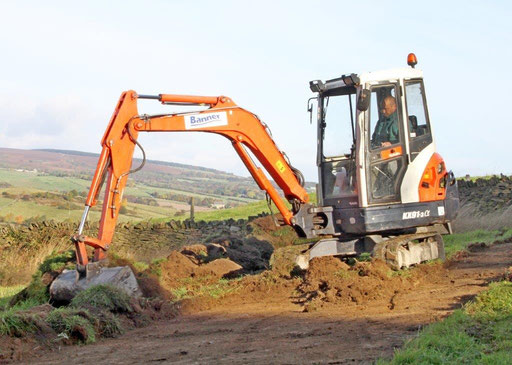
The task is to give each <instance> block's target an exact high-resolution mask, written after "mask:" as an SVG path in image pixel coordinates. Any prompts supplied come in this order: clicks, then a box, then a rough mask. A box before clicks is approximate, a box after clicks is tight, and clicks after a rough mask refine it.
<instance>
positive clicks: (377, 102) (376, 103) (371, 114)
mask: <svg viewBox="0 0 512 365" xmlns="http://www.w3.org/2000/svg"><path fill="white" fill-rule="evenodd" d="M399 90H400V89H399V86H398V84H397V83H379V84H377V85H373V86H372V87H371V88H370V91H371V99H370V108H369V110H368V111H367V116H366V123H367V128H366V130H367V131H368V135H367V136H366V156H367V157H366V177H367V179H366V181H367V194H368V204H369V205H379V204H385V203H386V204H387V203H399V202H400V186H401V182H402V180H403V177H404V174H405V170H406V164H407V155H406V147H405V143H404V135H405V133H404V130H403V116H402V113H401V112H400V111H401V110H402V106H401V100H400V99H401V98H400V94H399Z"/></svg>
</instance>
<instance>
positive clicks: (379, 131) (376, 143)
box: [371, 95, 399, 148]
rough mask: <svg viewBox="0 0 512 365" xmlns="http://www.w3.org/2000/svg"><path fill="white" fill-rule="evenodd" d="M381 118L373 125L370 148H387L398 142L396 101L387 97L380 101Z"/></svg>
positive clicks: (389, 96)
mask: <svg viewBox="0 0 512 365" xmlns="http://www.w3.org/2000/svg"><path fill="white" fill-rule="evenodd" d="M381 110H382V117H381V118H380V119H379V120H378V122H377V124H376V125H375V129H374V131H373V135H372V142H371V143H372V147H373V148H378V147H387V146H391V145H392V144H395V143H397V142H398V139H399V135H398V133H399V132H398V116H397V113H396V100H395V98H394V97H392V96H391V95H388V96H386V97H385V98H384V100H383V101H382V109H381Z"/></svg>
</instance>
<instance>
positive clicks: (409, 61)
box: [407, 53, 418, 68]
mask: <svg viewBox="0 0 512 365" xmlns="http://www.w3.org/2000/svg"><path fill="white" fill-rule="evenodd" d="M417 63H418V59H417V58H416V55H415V54H414V53H409V55H408V56H407V64H408V65H409V66H411V67H412V68H414V66H416V64H417Z"/></svg>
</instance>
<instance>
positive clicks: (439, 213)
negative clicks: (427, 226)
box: [437, 207, 444, 215]
mask: <svg viewBox="0 0 512 365" xmlns="http://www.w3.org/2000/svg"><path fill="white" fill-rule="evenodd" d="M437 215H444V207H437Z"/></svg>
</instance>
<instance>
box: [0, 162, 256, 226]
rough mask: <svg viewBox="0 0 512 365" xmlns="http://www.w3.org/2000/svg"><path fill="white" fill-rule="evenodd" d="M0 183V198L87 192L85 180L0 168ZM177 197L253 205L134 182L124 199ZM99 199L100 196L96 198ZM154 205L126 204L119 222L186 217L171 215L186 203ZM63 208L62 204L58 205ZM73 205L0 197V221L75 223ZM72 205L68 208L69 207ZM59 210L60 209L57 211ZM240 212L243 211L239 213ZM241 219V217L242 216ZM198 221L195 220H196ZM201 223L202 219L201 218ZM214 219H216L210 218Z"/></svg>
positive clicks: (97, 214) (214, 213)
mask: <svg viewBox="0 0 512 365" xmlns="http://www.w3.org/2000/svg"><path fill="white" fill-rule="evenodd" d="M0 183H7V184H10V186H9V187H4V188H0V194H1V193H2V192H8V193H10V194H31V193H38V192H56V193H66V192H69V191H71V190H75V191H77V192H79V193H80V192H87V191H88V189H89V186H90V182H89V181H87V180H83V179H79V178H76V177H67V176H63V177H58V176H49V175H42V174H38V173H34V172H28V171H15V170H8V169H1V168H0ZM154 192H157V193H161V194H165V193H179V194H182V195H186V196H190V197H194V198H198V199H203V198H205V197H210V198H211V197H214V198H216V199H218V201H224V202H230V201H231V202H236V203H238V204H240V203H242V204H243V203H248V202H252V203H254V202H256V201H257V200H255V199H248V198H241V197H227V196H221V195H215V194H197V193H192V192H187V191H182V190H173V189H163V188H158V187H152V186H147V185H144V184H141V183H137V182H134V181H130V182H129V186H128V187H127V188H126V192H125V196H134V197H144V198H151V199H153V198H152V196H151V193H154ZM100 196H102V195H100ZM78 200H79V201H80V203H79V205H80V206H82V200H81V199H80V198H79V199H78ZM155 200H156V201H157V202H160V204H161V206H149V205H144V204H137V203H133V202H129V203H128V204H127V208H128V213H127V214H122V215H121V216H120V218H119V220H120V221H130V220H145V219H171V218H181V219H184V218H186V217H188V212H187V214H186V215H183V216H181V217H175V214H176V212H177V211H178V210H187V211H188V209H189V205H188V204H187V203H186V202H174V201H171V200H163V199H155ZM62 203H63V204H64V205H65V204H66V202H65V201H62ZM76 204H77V203H75V204H74V206H75V209H73V207H72V208H71V209H58V208H57V207H53V206H47V205H42V204H37V203H36V202H31V201H22V200H15V199H8V198H5V197H1V196H0V217H5V216H8V215H10V216H13V217H18V216H21V217H22V218H23V220H25V219H27V218H36V217H38V218H41V217H45V218H47V219H54V220H58V221H64V220H71V221H78V220H79V219H80V217H81V215H82V209H76ZM72 205H73V204H71V206H72ZM61 208H62V207H61ZM209 209H210V208H207V207H203V206H197V207H196V212H197V213H196V214H197V215H201V214H205V212H201V211H204V210H209ZM242 210H244V209H242ZM245 210H246V211H248V210H250V208H246V209H245ZM228 214H229V213H227V212H226V213H222V211H212V213H211V214H210V216H208V217H216V216H220V215H224V216H227V215H228ZM240 214H242V213H240ZM242 215H243V214H242ZM99 217H100V211H99V209H95V210H93V211H91V213H90V219H92V220H98V219H99ZM198 219H199V217H198ZM201 219H202V218H201ZM211 219H216V218H211Z"/></svg>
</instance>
